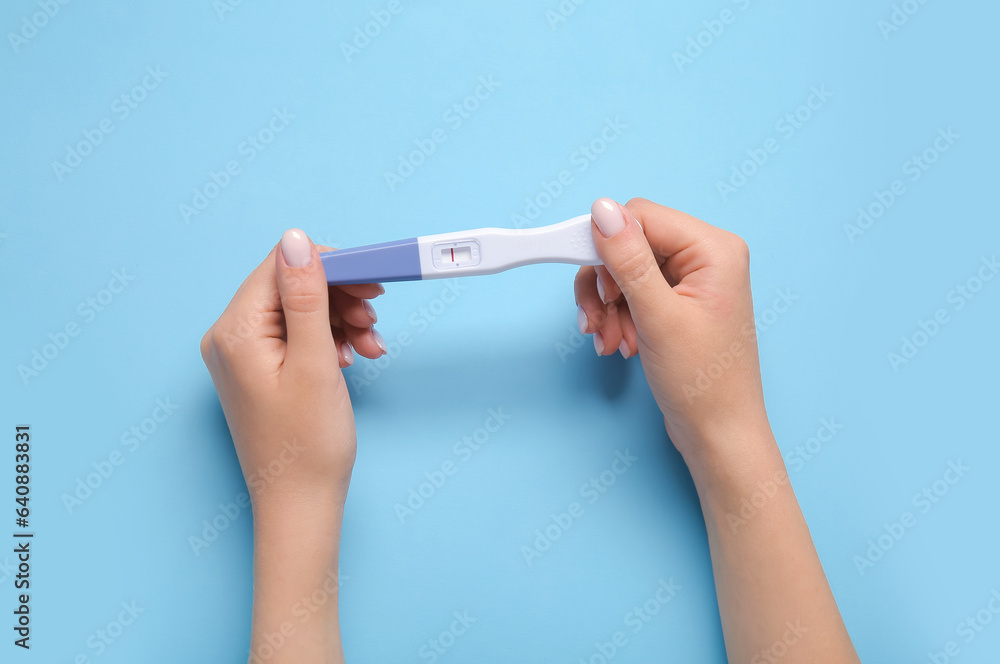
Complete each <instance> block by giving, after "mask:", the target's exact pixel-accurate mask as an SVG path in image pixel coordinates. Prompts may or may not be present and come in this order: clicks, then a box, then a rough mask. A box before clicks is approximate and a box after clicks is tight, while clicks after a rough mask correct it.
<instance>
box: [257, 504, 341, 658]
mask: <svg viewBox="0 0 1000 664" xmlns="http://www.w3.org/2000/svg"><path fill="white" fill-rule="evenodd" d="M342 520H343V508H342V506H341V505H340V504H338V502H337V501H336V500H329V501H321V502H320V501H317V500H315V499H307V500H290V499H284V500H282V501H280V502H279V501H272V502H270V503H267V504H266V506H256V505H255V507H254V565H253V569H254V571H253V573H254V592H253V623H252V628H251V636H250V658H249V662H250V663H251V664H263V663H265V662H266V663H267V664H284V663H286V662H287V663H289V664H306V663H307V664H319V663H322V664H328V663H333V662H343V661H344V654H343V649H342V647H341V641H340V623H339V614H338V606H337V602H338V597H339V592H338V563H339V553H340V529H341V523H342Z"/></svg>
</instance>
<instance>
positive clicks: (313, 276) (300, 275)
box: [275, 228, 338, 366]
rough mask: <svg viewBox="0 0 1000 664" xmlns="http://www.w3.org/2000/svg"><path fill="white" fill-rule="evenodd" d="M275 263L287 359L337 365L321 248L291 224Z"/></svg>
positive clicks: (305, 362) (282, 238)
mask: <svg viewBox="0 0 1000 664" xmlns="http://www.w3.org/2000/svg"><path fill="white" fill-rule="evenodd" d="M275 263H276V265H275V274H276V276H277V280H278V295H279V296H280V297H281V308H282V310H283V311H284V315H285V329H286V331H287V337H288V345H287V347H286V349H285V358H286V361H287V362H291V363H293V364H298V363H304V364H313V363H318V364H321V365H323V366H326V365H328V364H333V365H334V366H337V365H338V360H337V347H336V343H335V342H334V340H333V332H332V331H331V330H330V295H329V290H328V287H327V283H326V272H325V271H324V270H323V263H322V261H320V258H319V251H318V250H317V249H316V248H315V246H313V243H312V242H311V241H310V240H309V238H308V237H307V236H306V234H305V233H304V232H302V231H301V230H299V229H297V228H292V229H289V230H287V231H285V234H284V235H282V236H281V243H280V245H279V248H278V251H276V252H275ZM328 360H329V361H328Z"/></svg>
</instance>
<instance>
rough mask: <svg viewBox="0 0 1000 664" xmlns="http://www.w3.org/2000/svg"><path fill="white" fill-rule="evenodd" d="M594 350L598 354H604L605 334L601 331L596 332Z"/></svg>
mask: <svg viewBox="0 0 1000 664" xmlns="http://www.w3.org/2000/svg"><path fill="white" fill-rule="evenodd" d="M594 350H596V351H597V354H598V355H603V354H604V335H603V334H601V333H600V332H594Z"/></svg>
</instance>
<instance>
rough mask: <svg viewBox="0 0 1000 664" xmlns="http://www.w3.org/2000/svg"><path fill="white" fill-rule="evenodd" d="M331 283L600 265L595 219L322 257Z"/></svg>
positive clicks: (447, 236) (425, 237)
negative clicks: (547, 265)
mask: <svg viewBox="0 0 1000 664" xmlns="http://www.w3.org/2000/svg"><path fill="white" fill-rule="evenodd" d="M320 258H321V259H322V260H323V267H324V268H325V269H326V280H327V282H328V283H330V284H367V283H372V282H379V281H420V280H422V279H446V278H451V277H466V276H472V275H477V274H496V273H497V272H503V271H505V270H509V269H511V268H515V267H520V266H522V265H533V264H536V263H569V264H572V265H600V264H601V259H600V258H599V257H598V256H597V249H595V248H594V237H593V235H592V234H591V230H590V215H589V214H582V215H580V216H579V217H573V218H572V219H567V220H566V221H563V222H561V223H558V224H553V225H551V226H542V227H540V228H520V229H511V228H480V229H477V230H472V231H459V232H457V233H440V234H438V235H423V236H420V237H411V238H409V239H407V240H397V241H395V242H383V243H381V244H369V245H365V246H363V247H354V248H351V249H341V250H339V251H327V252H324V253H321V254H320Z"/></svg>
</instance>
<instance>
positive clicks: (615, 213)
mask: <svg viewBox="0 0 1000 664" xmlns="http://www.w3.org/2000/svg"><path fill="white" fill-rule="evenodd" d="M590 216H591V217H592V218H593V219H594V223H595V224H597V230H599V231H601V235H603V236H604V237H607V238H610V237H614V236H615V235H618V233H619V232H620V231H621V230H622V229H623V228H625V217H624V216H622V211H621V207H619V205H618V203H615V202H614V201H613V200H611V199H610V198H598V199H597V200H596V201H594V204H593V205H591V206H590Z"/></svg>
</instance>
